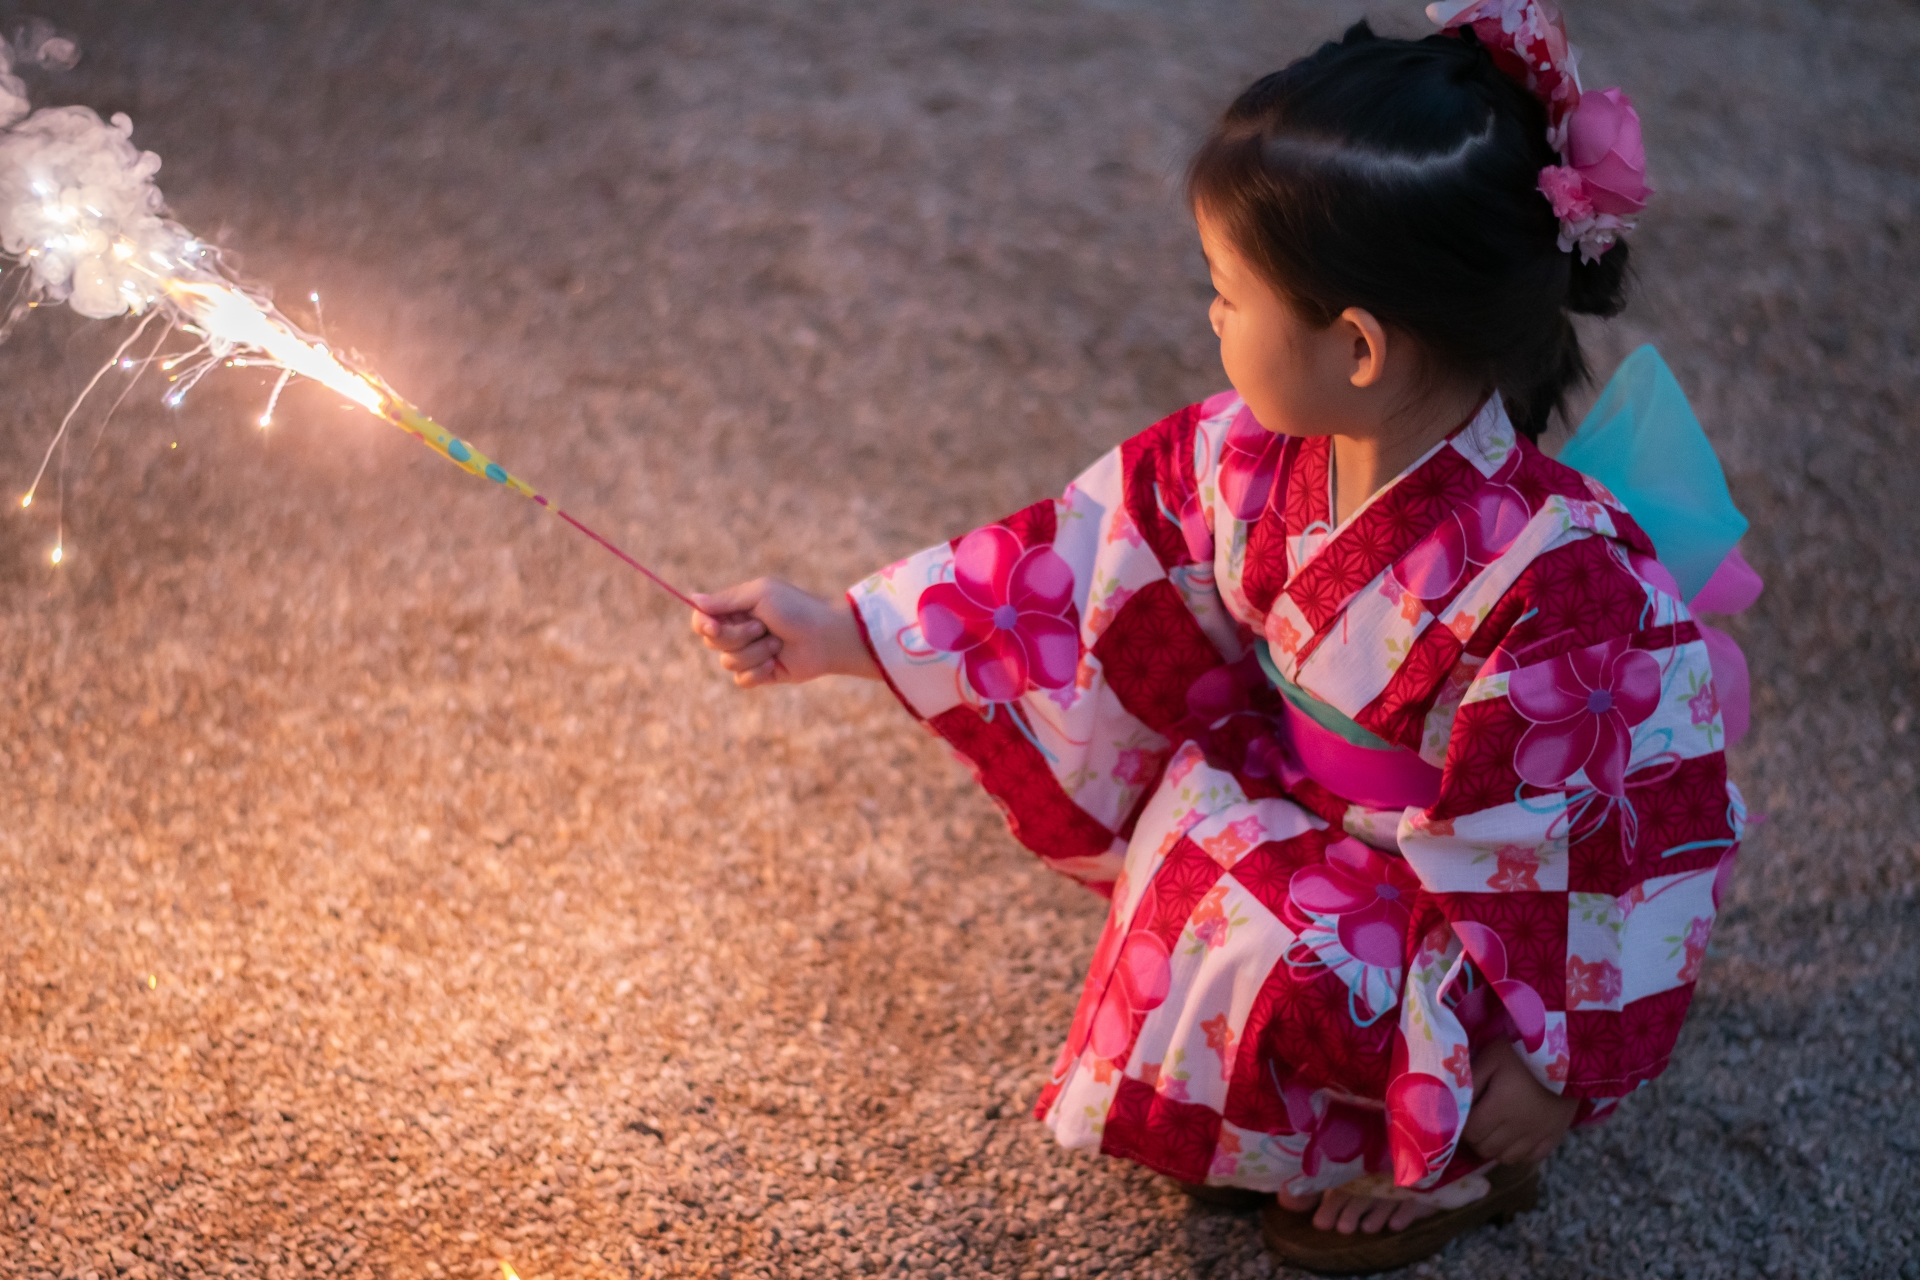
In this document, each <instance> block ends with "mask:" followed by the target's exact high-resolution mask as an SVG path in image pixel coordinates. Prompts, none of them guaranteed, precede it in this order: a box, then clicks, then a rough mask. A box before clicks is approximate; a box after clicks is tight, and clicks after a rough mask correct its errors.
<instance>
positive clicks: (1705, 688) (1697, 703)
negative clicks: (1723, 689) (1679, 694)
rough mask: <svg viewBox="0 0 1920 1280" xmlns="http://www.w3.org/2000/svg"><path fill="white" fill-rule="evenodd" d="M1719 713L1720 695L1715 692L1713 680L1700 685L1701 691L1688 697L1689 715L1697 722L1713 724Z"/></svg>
mask: <svg viewBox="0 0 1920 1280" xmlns="http://www.w3.org/2000/svg"><path fill="white" fill-rule="evenodd" d="M1719 714H1720V695H1719V694H1718V693H1716V692H1714V688H1713V681H1711V680H1708V681H1707V682H1705V683H1704V684H1702V685H1701V686H1700V692H1698V693H1696V694H1694V695H1693V696H1692V697H1691V698H1688V699H1687V716H1688V718H1689V719H1691V720H1692V721H1693V723H1695V724H1712V723H1713V718H1714V717H1715V716H1717V715H1719Z"/></svg>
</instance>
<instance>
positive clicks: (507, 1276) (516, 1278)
mask: <svg viewBox="0 0 1920 1280" xmlns="http://www.w3.org/2000/svg"><path fill="white" fill-rule="evenodd" d="M500 1280H520V1273H519V1272H518V1271H515V1270H514V1269H513V1264H512V1263H510V1262H508V1261H507V1260H506V1259H505V1258H502V1259H500Z"/></svg>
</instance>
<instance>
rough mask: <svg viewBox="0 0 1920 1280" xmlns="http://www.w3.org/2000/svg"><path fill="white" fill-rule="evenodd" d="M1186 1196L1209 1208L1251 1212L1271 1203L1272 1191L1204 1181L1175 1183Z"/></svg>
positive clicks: (1232, 1211) (1230, 1211) (1233, 1211)
mask: <svg viewBox="0 0 1920 1280" xmlns="http://www.w3.org/2000/svg"><path fill="white" fill-rule="evenodd" d="M1175 1185H1176V1186H1178V1187H1179V1188H1180V1189H1181V1190H1182V1191H1184V1192H1186V1193H1187V1198H1188V1199H1190V1200H1192V1201H1193V1202H1194V1203H1196V1204H1203V1205H1206V1206H1207V1207H1208V1208H1209V1209H1224V1210H1226V1211H1227V1212H1228V1213H1252V1212H1253V1211H1254V1210H1255V1209H1264V1208H1266V1207H1267V1206H1268V1205H1270V1204H1272V1203H1273V1192H1271V1191H1254V1190H1252V1189H1251V1188H1248V1187H1210V1186H1208V1185H1207V1184H1206V1183H1204V1182H1178V1181H1176V1183H1175Z"/></svg>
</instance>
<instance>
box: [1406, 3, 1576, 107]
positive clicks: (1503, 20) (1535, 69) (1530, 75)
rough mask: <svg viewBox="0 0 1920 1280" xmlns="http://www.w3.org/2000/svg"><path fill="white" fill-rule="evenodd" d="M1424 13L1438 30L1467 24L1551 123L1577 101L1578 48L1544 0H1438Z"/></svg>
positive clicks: (1454, 28) (1495, 60)
mask: <svg viewBox="0 0 1920 1280" xmlns="http://www.w3.org/2000/svg"><path fill="white" fill-rule="evenodd" d="M1427 17H1429V18H1431V19H1432V20H1433V21H1434V22H1436V23H1438V24H1439V26H1440V29H1441V31H1443V32H1446V31H1457V30H1459V29H1460V28H1461V27H1472V28H1473V34H1474V35H1475V36H1476V37H1478V38H1479V41H1480V43H1481V44H1483V45H1485V46H1486V47H1487V50H1488V52H1490V53H1491V54H1492V55H1493V61H1494V65H1495V66H1498V67H1499V68H1500V69H1501V70H1502V71H1504V72H1506V73H1507V74H1508V75H1510V76H1512V77H1513V78H1514V79H1515V80H1518V81H1519V82H1520V83H1521V84H1524V85H1525V86H1526V87H1527V89H1528V90H1529V91H1530V92H1532V94H1533V95H1534V96H1535V97H1537V98H1539V99H1540V101H1541V102H1543V103H1545V104H1546V107H1547V114H1548V118H1549V122H1550V123H1551V124H1552V125H1554V126H1555V127H1556V128H1557V127H1558V126H1559V124H1560V122H1561V121H1562V120H1564V119H1566V117H1567V113H1568V112H1570V111H1572V110H1573V109H1574V108H1575V107H1577V106H1579V105H1580V100H1581V99H1580V75H1579V62H1580V55H1579V52H1578V51H1577V50H1576V49H1574V47H1573V46H1572V45H1570V44H1568V43H1567V27H1566V24H1565V23H1564V22H1562V21H1561V19H1560V11H1559V10H1557V9H1555V8H1554V7H1553V6H1552V5H1551V4H1548V3H1547V2H1546V0H1439V2H1438V3H1435V4H1430V5H1428V6H1427Z"/></svg>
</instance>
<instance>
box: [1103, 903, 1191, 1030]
mask: <svg viewBox="0 0 1920 1280" xmlns="http://www.w3.org/2000/svg"><path fill="white" fill-rule="evenodd" d="M1148 916H1149V918H1151V913H1150V912H1149V913H1148ZM1172 986H1173V964H1172V960H1171V958H1170V957H1169V956H1168V954H1167V944H1166V943H1164V942H1162V941H1160V938H1159V937H1158V935H1156V934H1154V933H1151V932H1149V931H1148V930H1146V929H1135V930H1134V931H1133V932H1131V933H1129V934H1128V935H1127V939H1126V941H1125V942H1124V943H1122V944H1121V947H1120V955H1119V957H1118V959H1116V960H1115V962H1114V967H1113V977H1112V979H1111V980H1110V981H1109V982H1108V983H1107V993H1106V996H1105V998H1103V999H1102V1000H1101V1001H1100V1008H1099V1009H1098V1010H1097V1011H1096V1012H1095V1013H1094V1015H1093V1026H1092V1028H1091V1032H1090V1034H1089V1036H1088V1044H1089V1045H1090V1046H1091V1047H1092V1049H1093V1053H1094V1056H1095V1057H1097V1058H1103V1059H1115V1058H1118V1057H1120V1056H1121V1055H1122V1054H1124V1053H1125V1052H1126V1051H1127V1049H1128V1048H1129V1047H1130V1046H1131V1045H1132V1043H1133V1024H1134V1019H1135V1018H1136V1017H1138V1016H1140V1015H1142V1014H1145V1013H1150V1012H1152V1011H1153V1010H1155V1009H1158V1008H1159V1007H1160V1005H1161V1003H1162V1002H1164V1001H1165V1000H1166V998H1167V992H1168V991H1169V990H1170V989H1171V988H1172Z"/></svg>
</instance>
